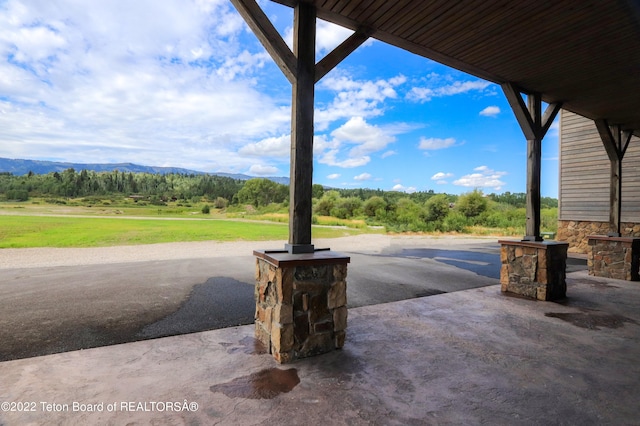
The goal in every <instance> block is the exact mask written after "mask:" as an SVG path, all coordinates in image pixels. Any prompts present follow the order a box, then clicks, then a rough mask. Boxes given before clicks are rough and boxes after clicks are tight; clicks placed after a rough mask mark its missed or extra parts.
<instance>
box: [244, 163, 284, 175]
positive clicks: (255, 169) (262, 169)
mask: <svg viewBox="0 0 640 426" xmlns="http://www.w3.org/2000/svg"><path fill="white" fill-rule="evenodd" d="M279 172H280V170H278V168H277V167H273V166H265V165H262V164H254V165H252V166H251V167H250V168H249V174H250V175H255V176H273V175H275V174H277V173H279Z"/></svg>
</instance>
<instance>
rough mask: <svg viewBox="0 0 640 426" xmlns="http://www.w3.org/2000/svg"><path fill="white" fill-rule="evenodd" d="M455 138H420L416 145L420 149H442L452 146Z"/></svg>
mask: <svg viewBox="0 0 640 426" xmlns="http://www.w3.org/2000/svg"><path fill="white" fill-rule="evenodd" d="M455 143H456V140H455V139H454V138H446V139H440V138H424V137H422V138H420V145H418V148H419V149H422V150H426V151H429V150H435V149H444V148H449V147H452V146H454V145H455Z"/></svg>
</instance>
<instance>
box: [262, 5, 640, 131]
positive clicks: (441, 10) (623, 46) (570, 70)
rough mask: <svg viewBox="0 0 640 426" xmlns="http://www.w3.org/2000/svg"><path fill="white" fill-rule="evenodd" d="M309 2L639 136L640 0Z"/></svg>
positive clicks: (340, 20)
mask: <svg viewBox="0 0 640 426" xmlns="http://www.w3.org/2000/svg"><path fill="white" fill-rule="evenodd" d="M273 1H275V2H277V3H281V4H284V5H287V6H291V7H294V6H295V4H297V2H298V0H273ZM307 2H309V3H313V4H314V5H315V6H316V8H317V10H318V17H319V18H321V19H323V20H326V21H329V22H333V23H335V24H339V25H342V26H345V27H347V28H350V29H353V30H357V29H367V30H369V31H372V37H373V38H376V39H378V40H381V41H383V42H386V43H389V44H392V45H394V46H397V47H400V48H402V49H405V50H408V51H410V52H413V53H416V54H418V55H421V56H424V57H427V58H430V59H433V60H435V61H438V62H440V63H443V64H445V65H448V66H450V67H453V68H456V69H459V70H461V71H464V72H467V73H469V74H472V75H475V76H477V77H480V78H483V79H486V80H489V81H492V82H495V83H499V84H501V83H504V82H512V83H515V84H516V85H517V86H518V87H519V88H520V89H522V91H523V92H527V93H532V92H537V93H541V94H542V97H543V100H544V101H545V102H563V108H565V109H567V110H570V111H573V112H575V113H577V114H580V115H583V116H585V117H588V118H591V119H606V120H608V121H609V123H610V124H620V125H622V126H623V127H624V128H627V129H632V130H634V133H635V134H638V135H640V1H639V0H592V1H589V0H544V1H543V0H540V1H532V0H462V1H452V0H395V1H387V0H307ZM381 60H383V58H381Z"/></svg>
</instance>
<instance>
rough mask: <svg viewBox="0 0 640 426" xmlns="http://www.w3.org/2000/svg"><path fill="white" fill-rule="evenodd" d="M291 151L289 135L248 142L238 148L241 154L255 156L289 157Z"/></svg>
mask: <svg viewBox="0 0 640 426" xmlns="http://www.w3.org/2000/svg"><path fill="white" fill-rule="evenodd" d="M290 152H291V135H282V136H278V137H273V138H266V139H263V140H261V141H259V142H256V143H250V144H247V145H245V146H243V147H242V148H240V149H239V150H238V153H240V154H242V155H250V156H255V157H265V156H267V157H289V154H290Z"/></svg>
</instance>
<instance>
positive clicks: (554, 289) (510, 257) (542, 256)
mask: <svg viewBox="0 0 640 426" xmlns="http://www.w3.org/2000/svg"><path fill="white" fill-rule="evenodd" d="M501 244H502V248H501V250H500V261H501V263H502V268H501V270H500V284H501V289H502V291H503V292H509V293H515V294H519V295H521V296H525V297H530V298H533V299H538V300H556V299H562V298H564V297H565V296H566V292H567V284H566V259H567V247H568V246H567V244H547V243H526V244H525V243H519V242H518V243H513V244H510V243H508V242H504V241H502V242H501Z"/></svg>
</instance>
